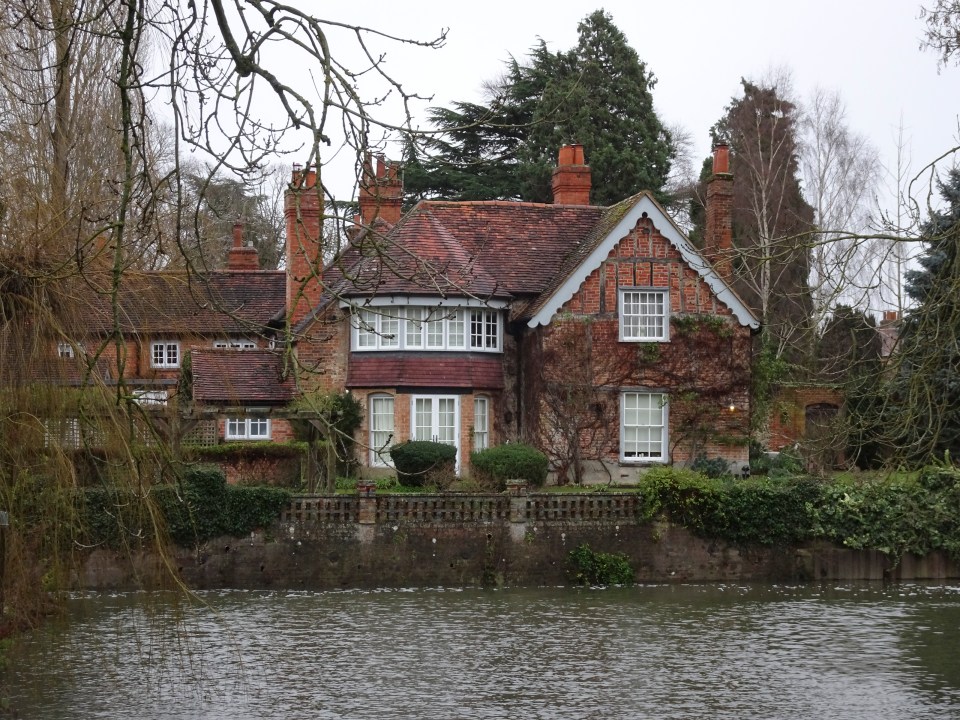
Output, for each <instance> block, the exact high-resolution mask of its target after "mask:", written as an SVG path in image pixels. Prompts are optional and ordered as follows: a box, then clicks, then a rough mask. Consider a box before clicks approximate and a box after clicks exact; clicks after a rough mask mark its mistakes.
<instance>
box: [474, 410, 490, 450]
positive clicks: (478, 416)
mask: <svg viewBox="0 0 960 720" xmlns="http://www.w3.org/2000/svg"><path fill="white" fill-rule="evenodd" d="M488 410H489V407H488V404H487V398H485V397H478V398H474V399H473V449H474V450H486V449H487V448H488V447H489V435H488V433H489V417H488Z"/></svg>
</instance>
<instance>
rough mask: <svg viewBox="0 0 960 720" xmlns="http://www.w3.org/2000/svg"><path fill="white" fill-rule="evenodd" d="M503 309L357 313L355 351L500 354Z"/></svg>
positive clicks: (402, 308) (419, 308)
mask: <svg viewBox="0 0 960 720" xmlns="http://www.w3.org/2000/svg"><path fill="white" fill-rule="evenodd" d="M502 322H503V321H502V313H501V311H500V310H490V309H485V308H484V309H473V308H455V307H445V306H439V307H426V306H417V305H411V306H393V305H391V306H384V307H377V308H374V309H370V308H360V309H357V310H354V313H353V323H352V324H353V349H354V350H452V351H458V350H459V351H473V352H500V351H501V350H502V340H501V334H502V332H503V328H502Z"/></svg>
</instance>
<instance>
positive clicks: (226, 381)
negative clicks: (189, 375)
mask: <svg viewBox="0 0 960 720" xmlns="http://www.w3.org/2000/svg"><path fill="white" fill-rule="evenodd" d="M190 358H191V368H192V372H193V399H194V400H195V401H197V402H208V403H225V404H234V403H246V402H263V403H271V404H283V403H286V402H288V401H290V400H292V399H293V398H294V397H295V396H296V385H295V384H294V382H293V378H292V377H290V376H287V377H283V375H282V373H283V356H282V355H281V354H280V353H278V352H274V351H272V350H210V349H194V350H191V351H190Z"/></svg>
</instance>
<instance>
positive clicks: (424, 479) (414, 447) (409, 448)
mask: <svg viewBox="0 0 960 720" xmlns="http://www.w3.org/2000/svg"><path fill="white" fill-rule="evenodd" d="M389 452H390V458H391V459H392V460H393V466H394V468H396V470H397V478H398V479H399V480H400V482H401V483H403V484H404V485H410V486H413V487H423V486H424V485H426V484H428V483H429V482H431V481H434V482H435V481H436V478H437V477H439V476H441V475H442V474H444V473H447V474H449V475H451V476H452V475H453V474H454V471H455V468H456V463H457V449H456V448H455V447H454V446H453V445H447V444H446V443H440V442H433V441H431V440H408V441H407V442H405V443H401V444H399V445H394V446H393V447H392V448H390V451H389Z"/></svg>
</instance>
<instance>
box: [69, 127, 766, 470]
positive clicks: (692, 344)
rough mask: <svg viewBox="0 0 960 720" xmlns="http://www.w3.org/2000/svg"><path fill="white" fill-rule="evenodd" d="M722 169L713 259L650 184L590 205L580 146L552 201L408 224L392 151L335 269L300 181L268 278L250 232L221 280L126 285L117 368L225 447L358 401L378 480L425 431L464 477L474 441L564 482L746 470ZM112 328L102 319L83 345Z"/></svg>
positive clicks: (423, 217)
mask: <svg viewBox="0 0 960 720" xmlns="http://www.w3.org/2000/svg"><path fill="white" fill-rule="evenodd" d="M714 171H715V173H714V178H713V180H712V181H711V183H710V186H709V191H708V210H707V232H706V240H707V243H706V250H705V251H704V252H703V253H701V252H699V251H697V250H696V249H695V248H694V247H693V245H692V244H691V243H690V242H689V241H688V240H687V238H686V237H685V236H684V234H683V233H682V232H681V231H680V230H679V229H678V228H677V226H676V225H675V224H674V223H673V222H672V220H671V219H670V217H669V216H668V215H667V214H666V212H665V211H664V210H663V208H662V207H661V206H660V205H659V204H658V203H657V201H656V200H655V199H654V198H653V196H652V195H650V194H649V193H646V192H643V193H640V194H638V195H635V196H634V197H631V198H627V199H625V200H624V201H622V202H620V203H618V204H616V205H613V206H610V207H597V206H593V205H590V202H589V200H590V188H591V175H590V168H589V167H588V166H587V165H586V164H585V163H584V157H583V149H582V147H580V146H576V145H573V146H566V147H564V148H562V149H561V151H560V154H559V162H558V166H557V168H556V169H555V171H554V176H553V191H554V202H553V203H552V204H534V203H523V202H503V201H492V202H445V201H423V202H420V203H419V204H418V205H416V207H414V208H413V209H412V210H410V211H409V212H408V213H406V214H405V215H404V214H402V212H401V202H402V185H401V182H402V180H401V177H400V169H399V166H398V165H396V164H391V163H387V162H384V161H383V160H379V161H378V163H377V166H376V168H375V169H374V167H373V166H372V164H370V163H368V164H367V166H366V168H365V173H364V182H363V183H362V187H361V194H360V198H359V202H360V215H359V216H358V218H357V224H356V226H355V227H354V228H352V232H351V241H350V242H349V244H348V246H347V248H346V249H345V250H344V251H343V252H342V253H340V254H339V255H338V256H337V257H335V258H334V259H333V260H332V261H325V260H324V256H323V252H322V233H321V230H322V212H321V208H322V203H323V199H322V195H321V194H320V193H319V188H317V187H316V186H315V183H316V177H315V174H314V173H313V172H312V171H309V170H308V171H303V170H299V169H295V170H294V173H293V176H292V182H291V185H290V190H289V191H288V193H287V198H286V206H285V212H286V222H287V248H286V266H285V270H284V271H280V272H271V271H261V270H259V269H258V266H257V260H256V253H255V251H253V249H252V248H247V247H244V245H243V241H242V230H241V229H240V228H236V229H235V234H234V245H233V248H232V250H231V252H230V255H229V260H228V266H227V268H226V269H225V270H224V271H221V272H210V273H207V274H206V275H204V276H203V277H200V278H192V279H191V278H190V277H188V276H185V275H179V274H176V273H143V274H140V275H133V276H131V277H129V278H127V279H125V281H124V283H125V284H124V287H123V290H122V296H121V298H120V306H121V307H122V308H123V319H122V329H123V332H124V336H125V337H126V338H127V340H126V341H125V344H124V345H123V346H122V347H123V352H124V353H125V355H126V357H125V358H124V362H121V363H118V362H117V360H118V359H117V358H116V357H113V356H112V357H105V358H104V359H106V360H109V361H110V362H109V363H107V364H108V365H110V366H111V367H113V368H117V367H122V368H123V370H122V372H123V374H124V379H125V381H126V382H127V383H128V385H129V386H130V387H131V388H134V389H135V392H136V393H138V394H140V395H141V396H142V398H143V400H144V401H145V402H156V403H162V402H166V401H167V400H168V399H170V398H172V397H173V396H175V395H176V394H177V393H180V395H179V397H178V401H179V404H180V405H181V406H183V405H185V404H186V403H187V402H189V404H190V406H191V407H192V408H193V411H192V412H193V414H194V416H195V417H194V419H196V416H203V417H205V418H207V420H206V424H207V425H206V426H207V430H206V432H207V433H208V434H212V435H214V436H215V437H216V438H218V439H223V440H233V439H246V440H250V439H264V440H266V439H273V440H280V439H286V438H288V437H290V435H291V431H290V425H289V422H288V421H287V419H286V415H285V412H284V410H283V408H285V407H286V406H287V405H288V403H289V402H290V401H291V400H294V399H295V398H297V397H298V396H300V395H301V394H302V393H311V392H313V391H316V390H325V391H338V392H340V391H344V390H347V391H349V392H350V393H352V394H353V395H354V397H355V398H357V399H358V400H359V401H360V402H361V403H362V405H363V407H364V408H365V419H364V422H363V426H362V428H361V430H360V431H359V434H358V438H357V439H358V441H359V442H358V443H357V447H358V455H359V457H358V460H359V462H360V464H361V466H362V467H364V468H365V469H366V471H367V472H371V473H373V472H376V471H377V468H386V467H387V466H388V465H389V455H388V454H386V452H385V450H386V449H387V448H388V447H389V446H390V445H391V444H393V443H396V442H402V441H405V440H407V439H411V438H413V439H437V440H440V441H443V442H449V443H451V444H454V445H456V446H457V448H458V461H459V463H460V469H461V471H467V472H468V471H469V455H470V452H471V451H473V450H476V449H482V448H485V447H489V446H492V445H495V444H500V443H503V442H509V441H524V442H529V443H532V444H535V445H537V446H539V447H541V448H542V449H544V450H545V451H547V452H548V454H549V455H550V457H551V460H552V464H553V467H554V471H555V472H556V474H557V475H558V476H559V477H561V478H565V479H567V480H570V479H576V480H589V479H591V478H593V477H602V478H613V479H616V480H629V479H630V478H632V477H634V476H635V475H636V473H637V471H638V470H639V469H642V468H644V467H647V466H650V465H654V464H661V463H672V462H677V463H683V462H687V461H690V460H691V459H693V458H694V457H695V456H696V455H698V454H700V453H703V454H706V455H707V456H709V457H722V458H724V459H726V460H728V461H729V462H730V463H732V464H742V463H745V462H746V461H747V458H748V449H747V439H748V435H749V415H750V412H749V381H750V344H751V334H752V332H753V331H754V330H756V329H757V327H758V322H757V319H756V318H755V316H754V315H753V314H752V313H751V312H750V310H749V309H748V308H747V307H746V306H745V305H744V303H743V302H742V301H741V300H740V299H739V298H738V297H737V295H736V294H735V292H734V291H733V290H732V289H731V287H730V284H729V282H728V279H729V274H730V265H729V260H728V258H729V254H728V252H727V251H729V249H730V242H731V212H730V203H731V199H732V178H731V176H730V175H729V173H728V171H727V154H726V148H724V147H721V148H718V150H717V151H716V153H715V158H714ZM711 261H712V262H711ZM111 317H112V316H110V315H107V314H105V315H104V316H103V317H102V318H100V319H97V318H93V319H91V321H90V325H89V326H88V335H89V337H88V340H86V341H85V343H84V344H85V345H86V351H87V352H89V351H90V349H91V342H90V340H89V338H95V337H97V336H98V334H99V335H100V336H103V335H104V334H105V333H108V332H109V330H110V328H111V327H112V325H111V322H108V320H110V319H111ZM287 338H289V339H290V344H289V345H287V343H286V339H287ZM67 347H69V352H73V350H74V349H83V348H80V347H79V346H76V347H74V346H67ZM105 347H107V352H108V353H113V355H116V352H115V350H114V349H113V346H112V345H106V346H105ZM283 348H290V349H291V350H292V352H284V351H283ZM61 352H67V350H64V349H63V348H61ZM187 358H189V366H190V372H189V374H187V373H184V372H183V365H184V362H185V361H186V359H187ZM114 372H115V373H116V372H117V371H114ZM184 378H187V379H188V380H189V382H184V381H183V380H184ZM107 379H108V380H110V378H107ZM112 380H113V381H116V378H113V379H112ZM213 418H215V419H216V420H215V421H214V420H212V419H213ZM211 422H216V425H215V427H213V426H211Z"/></svg>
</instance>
